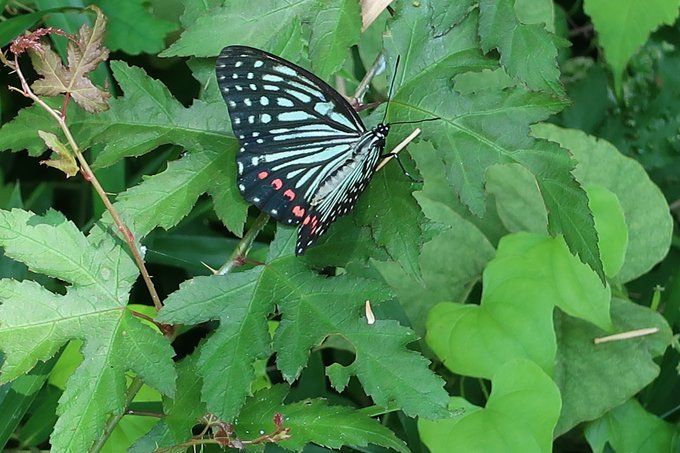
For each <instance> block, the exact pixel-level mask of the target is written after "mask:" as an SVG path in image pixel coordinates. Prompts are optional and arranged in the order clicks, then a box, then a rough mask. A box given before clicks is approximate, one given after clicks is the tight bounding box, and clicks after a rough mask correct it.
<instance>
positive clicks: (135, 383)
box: [90, 376, 144, 453]
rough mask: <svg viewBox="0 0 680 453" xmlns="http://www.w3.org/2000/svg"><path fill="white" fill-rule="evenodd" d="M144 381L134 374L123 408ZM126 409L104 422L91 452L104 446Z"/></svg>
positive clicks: (127, 404)
mask: <svg viewBox="0 0 680 453" xmlns="http://www.w3.org/2000/svg"><path fill="white" fill-rule="evenodd" d="M143 385H144V383H143V382H142V379H141V378H140V377H139V376H135V377H134V378H133V379H132V382H131V383H130V385H129V386H128V388H127V390H126V392H125V405H124V406H123V407H124V408H127V407H128V406H129V405H130V403H132V400H133V399H134V398H135V395H137V392H139V390H140V389H141V388H142V386H143ZM126 412H127V411H126V410H125V409H123V410H122V411H121V412H120V414H116V415H113V416H111V418H109V420H108V421H107V422H106V426H105V427H104V432H103V433H102V435H101V436H99V439H97V441H96V442H95V444H94V445H93V446H92V448H91V449H90V451H91V452H93V453H96V452H98V451H101V449H102V448H103V447H104V444H105V443H106V441H107V440H108V438H109V436H111V433H112V432H113V430H114V429H115V428H116V426H118V422H120V419H121V418H123V416H124V415H125V413H126Z"/></svg>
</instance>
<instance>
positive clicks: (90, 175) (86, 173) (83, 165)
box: [10, 55, 163, 310]
mask: <svg viewBox="0 0 680 453" xmlns="http://www.w3.org/2000/svg"><path fill="white" fill-rule="evenodd" d="M14 65H15V68H14V70H15V71H16V73H17V75H18V76H19V80H20V81H21V88H22V89H21V90H19V89H18V88H15V87H10V89H13V90H14V91H18V92H19V93H21V94H23V95H24V96H26V97H28V98H30V99H32V100H33V101H34V102H35V103H36V104H38V105H40V106H41V107H42V108H43V109H45V111H47V113H49V114H50V115H51V116H52V117H53V118H54V119H55V120H56V121H57V123H58V124H59V127H60V128H61V130H62V132H63V133H64V136H65V137H66V140H67V141H68V143H69V145H70V147H71V150H72V151H73V154H75V156H76V159H78V163H79V164H80V171H81V173H82V174H83V178H85V180H86V181H89V182H90V184H92V186H93V187H94V189H95V191H96V192H97V195H99V198H101V200H102V202H103V203H104V206H106V210H107V211H109V214H111V218H112V219H113V222H114V223H115V224H116V227H117V228H118V231H120V233H121V234H122V236H123V239H124V240H125V242H127V244H128V247H129V249H130V252H131V253H132V257H133V259H134V260H135V263H136V264H137V267H138V268H139V272H140V273H141V274H142V278H143V279H144V283H145V284H146V287H147V289H148V290H149V294H150V295H151V300H152V301H153V305H154V307H156V310H160V309H161V308H162V307H163V304H162V302H161V299H160V298H159V297H158V293H157V292H156V287H155V286H154V284H153V282H152V281H151V276H150V275H149V271H148V270H147V268H146V265H145V264H144V259H143V258H142V255H141V254H140V253H139V249H138V248H137V245H136V244H135V237H134V235H133V234H132V231H130V228H128V227H127V225H126V224H125V223H124V222H123V220H122V219H121V217H120V214H119V213H118V210H117V209H116V208H115V207H114V206H113V204H112V203H111V200H109V197H108V195H107V193H106V191H105V190H104V188H103V187H102V186H101V184H100V183H99V180H98V179H97V177H96V176H95V174H94V172H93V171H92V169H91V168H90V165H89V164H88V163H87V160H86V159H85V156H83V153H82V151H81V150H80V147H79V146H78V144H77V143H76V141H75V139H74V138H73V134H71V130H70V129H69V127H68V125H67V124H66V120H65V116H62V115H61V114H60V112H58V111H56V110H54V109H53V108H52V107H50V106H49V105H47V104H46V103H45V102H44V101H43V100H42V99H40V98H39V97H38V96H36V94H35V93H33V91H32V90H31V88H30V86H29V85H28V83H27V82H26V79H25V78H24V75H23V73H22V72H21V68H20V67H19V62H18V59H17V56H16V55H15V56H14ZM65 105H66V104H65ZM65 113H66V112H64V114H65Z"/></svg>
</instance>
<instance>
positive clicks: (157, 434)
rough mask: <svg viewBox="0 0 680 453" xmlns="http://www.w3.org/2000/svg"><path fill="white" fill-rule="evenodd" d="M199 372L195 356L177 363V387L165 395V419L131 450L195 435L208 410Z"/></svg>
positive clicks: (166, 444)
mask: <svg viewBox="0 0 680 453" xmlns="http://www.w3.org/2000/svg"><path fill="white" fill-rule="evenodd" d="M202 384H203V382H202V381H201V379H200V378H199V377H198V376H197V369H196V356H189V357H187V358H186V359H184V360H182V362H181V363H180V364H179V365H178V366H177V391H176V392H175V395H174V397H172V398H169V397H164V398H163V414H164V417H163V419H162V420H161V421H160V422H159V423H158V424H157V425H156V426H154V427H153V429H152V430H151V431H150V432H149V433H148V434H147V435H146V436H144V437H142V438H141V439H139V440H138V441H137V442H136V443H135V444H134V445H133V446H132V448H131V449H130V450H129V451H130V452H142V451H154V450H156V449H158V448H163V447H171V446H173V445H177V444H180V443H182V442H184V441H186V440H187V439H189V438H190V437H191V436H192V432H191V428H193V426H194V425H196V424H197V423H198V422H199V419H200V418H201V417H202V416H203V415H204V414H205V413H206V412H207V410H206V408H205V405H204V404H203V403H202V402H201V385H202Z"/></svg>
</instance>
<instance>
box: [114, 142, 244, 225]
mask: <svg viewBox="0 0 680 453" xmlns="http://www.w3.org/2000/svg"><path fill="white" fill-rule="evenodd" d="M233 165H234V163H233V155H232V154H231V153H217V152H213V151H208V150H200V151H195V152H193V153H191V154H187V155H185V156H183V157H182V158H180V159H178V160H176V161H173V162H169V163H168V168H167V169H166V170H164V171H163V172H161V173H158V174H157V175H154V176H150V177H147V178H145V179H144V181H142V182H141V183H140V184H139V185H137V186H134V187H132V188H130V189H128V190H126V191H125V192H123V193H122V194H120V195H118V196H117V197H116V203H115V206H116V208H117V209H118V210H119V212H121V213H122V215H123V217H124V218H125V220H126V221H127V224H128V226H129V227H130V228H131V229H132V231H133V232H134V233H135V235H136V236H138V237H142V236H146V235H147V234H148V233H149V232H150V231H151V230H153V229H154V228H156V227H158V226H160V227H161V228H163V229H166V230H169V229H170V228H172V227H173V226H175V225H176V224H177V223H178V222H179V221H180V220H181V219H182V218H183V217H185V216H186V215H187V214H188V213H189V212H190V211H191V209H192V208H193V207H194V204H195V203H196V201H197V199H198V197H199V196H200V195H201V194H203V193H205V192H209V193H210V194H211V196H212V197H213V200H214V202H215V210H216V212H217V213H218V214H219V216H220V219H221V220H222V221H223V222H224V224H225V225H226V227H227V228H228V229H229V230H230V231H233V232H235V233H237V234H240V233H242V232H243V225H244V223H245V220H246V216H247V210H248V205H246V204H245V202H244V201H243V199H242V198H241V197H240V195H239V194H238V191H237V189H236V185H235V184H234V181H235V179H236V175H235V174H231V173H230V170H231V169H232V168H233ZM107 218H108V214H107Z"/></svg>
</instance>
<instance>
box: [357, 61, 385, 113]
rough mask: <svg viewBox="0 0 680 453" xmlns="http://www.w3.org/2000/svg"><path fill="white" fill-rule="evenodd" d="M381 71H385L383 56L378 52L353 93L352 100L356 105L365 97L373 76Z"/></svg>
mask: <svg viewBox="0 0 680 453" xmlns="http://www.w3.org/2000/svg"><path fill="white" fill-rule="evenodd" d="M383 69H385V56H384V55H383V53H382V52H380V53H379V54H378V56H377V57H375V61H374V62H373V64H372V65H371V67H370V68H368V71H366V75H364V78H363V79H361V82H359V86H358V87H357V89H356V91H355V92H354V96H352V99H353V100H354V101H355V102H356V103H359V104H360V103H361V101H362V100H363V99H364V96H365V95H366V92H368V88H369V87H370V86H371V82H372V81H373V79H374V78H375V76H377V75H378V74H380V72H382V70H383Z"/></svg>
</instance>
